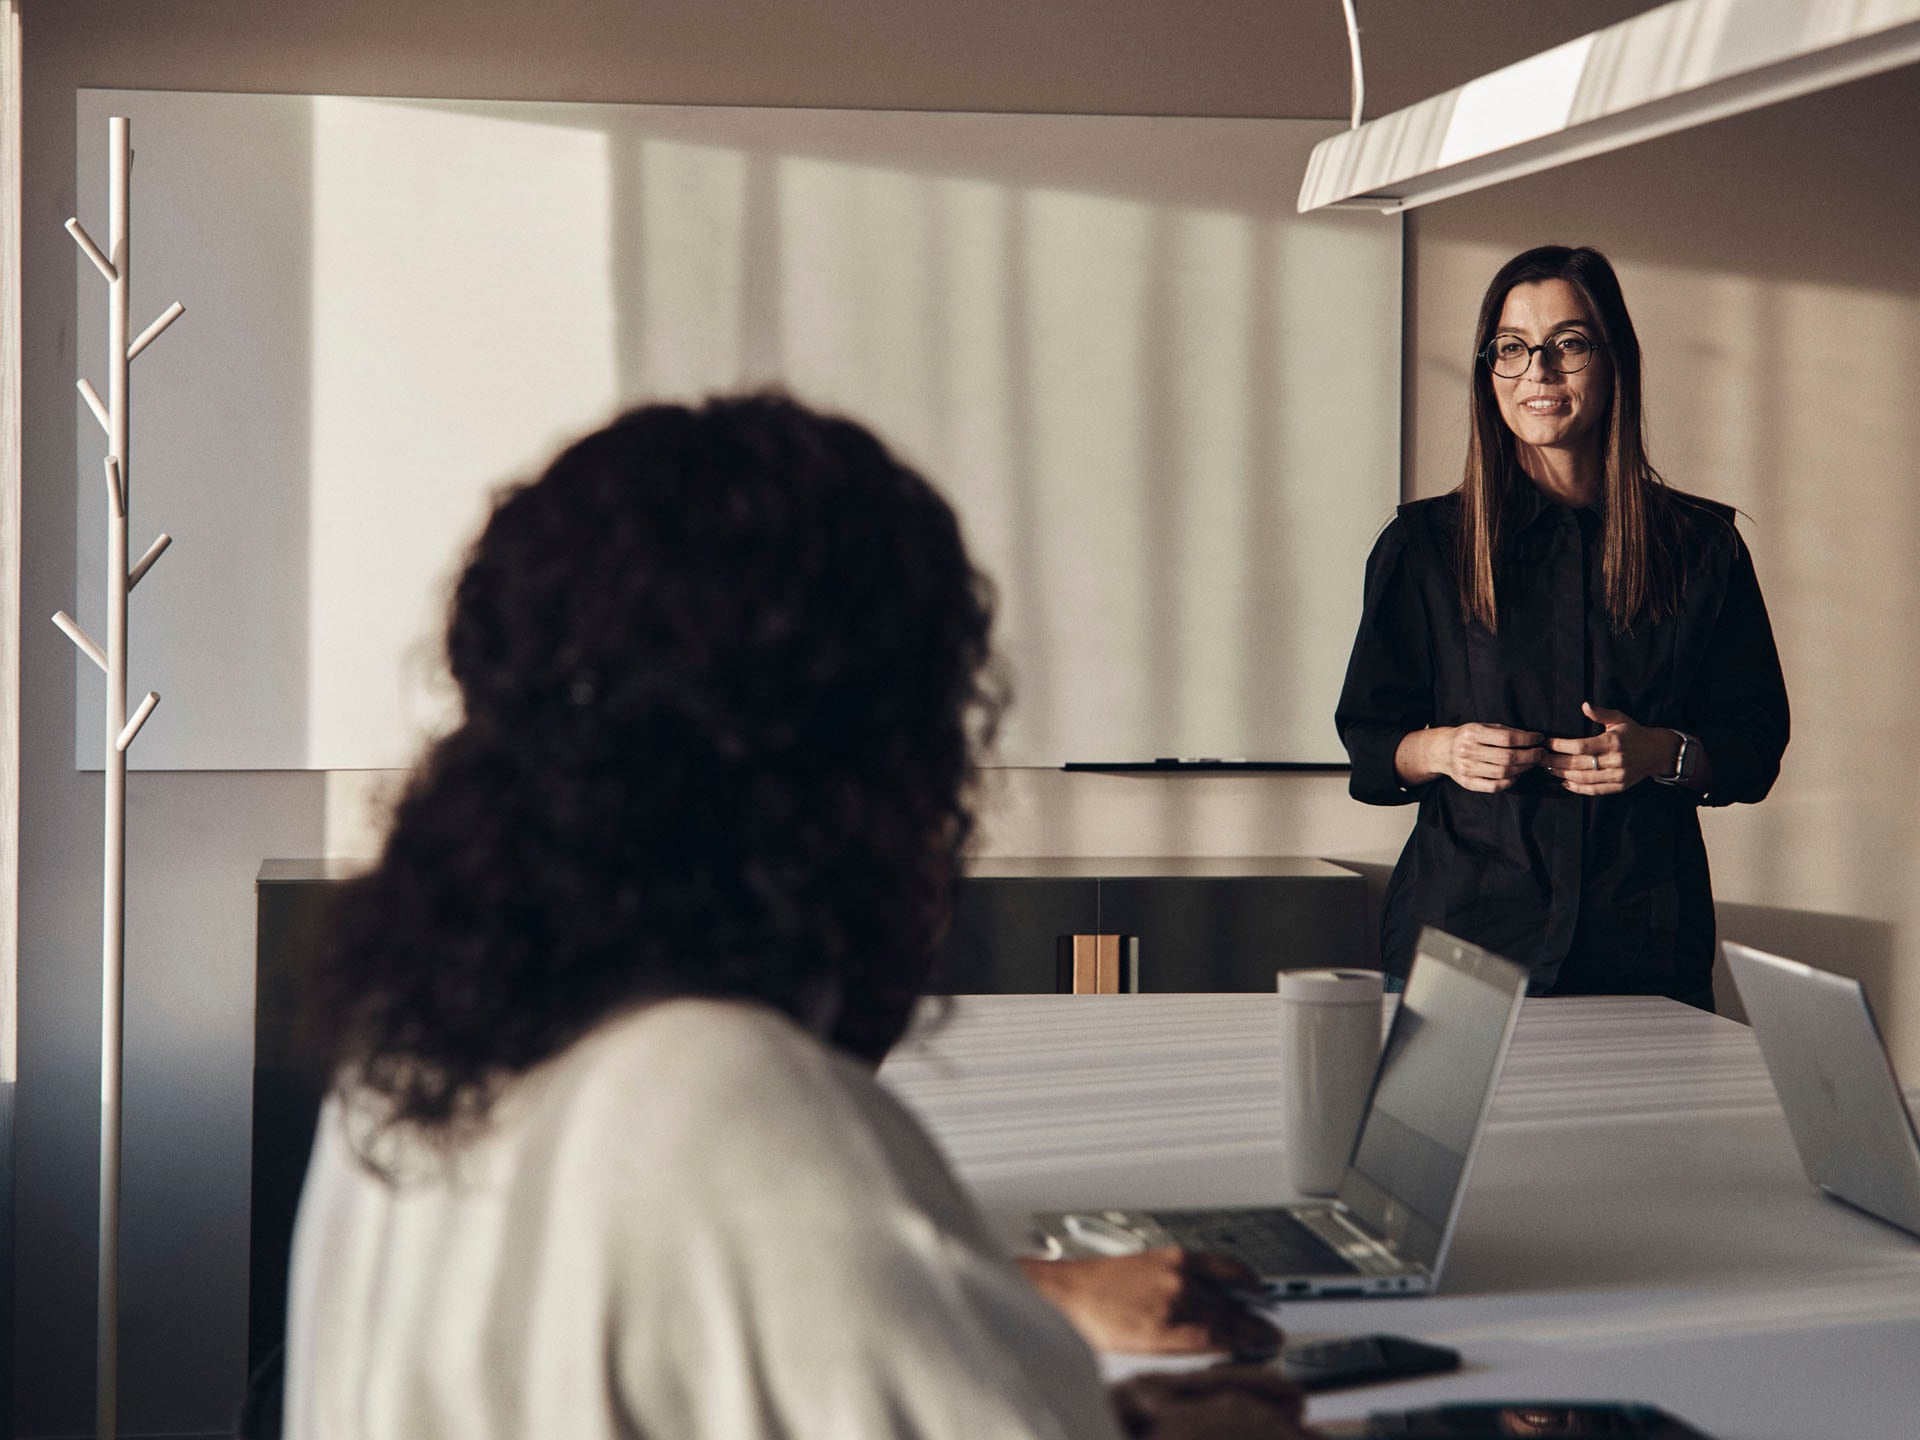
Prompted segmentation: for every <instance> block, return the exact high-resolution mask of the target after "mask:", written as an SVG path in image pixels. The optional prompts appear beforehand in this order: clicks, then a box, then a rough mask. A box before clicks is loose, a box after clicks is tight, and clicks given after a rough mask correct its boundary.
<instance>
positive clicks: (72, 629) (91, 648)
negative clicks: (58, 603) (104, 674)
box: [53, 610, 107, 670]
mask: <svg viewBox="0 0 1920 1440" xmlns="http://www.w3.org/2000/svg"><path fill="white" fill-rule="evenodd" d="M53 623H54V624H56V625H58V626H59V627H60V628H61V630H63V631H64V632H66V637H67V638H68V639H69V640H71V641H73V643H74V644H75V645H77V646H79V647H80V653H81V654H83V655H85V656H86V657H87V658H88V659H89V660H91V661H93V663H94V664H96V665H98V666H99V667H100V668H101V669H102V670H105V669H106V668H107V652H106V651H104V650H102V649H101V648H100V644H99V642H98V641H96V640H95V639H94V638H93V637H92V636H91V635H89V634H87V632H86V631H85V630H82V629H81V628H80V622H79V621H78V620H76V619H74V618H73V617H72V616H71V615H69V614H68V613H67V612H66V611H64V610H56V611H54V612H53Z"/></svg>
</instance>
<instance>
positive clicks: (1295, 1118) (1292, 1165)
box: [1278, 970, 1383, 1195]
mask: <svg viewBox="0 0 1920 1440" xmlns="http://www.w3.org/2000/svg"><path fill="white" fill-rule="evenodd" d="M1278 983H1279V990H1280V1001H1281V1004H1280V1086H1281V1093H1280V1116H1281V1125H1280V1129H1281V1144H1282V1146H1283V1150H1282V1158H1283V1161H1284V1164H1285V1173H1286V1179H1287V1183H1288V1185H1290V1186H1291V1187H1292V1188H1293V1189H1294V1190H1295V1191H1296V1192H1298V1193H1299V1194H1302V1195H1331V1194H1333V1193H1334V1192H1335V1191H1336V1190H1338V1189H1339V1188H1340V1180H1341V1177H1342V1176H1344V1175H1345V1174H1346V1171H1347V1160H1348V1157H1349V1156H1350V1155H1351V1154H1352V1152H1353V1140H1354V1132H1355V1131H1356V1130H1358V1129H1359V1127H1360V1112H1361V1111H1362V1110H1363V1109H1364V1108H1365V1106H1366V1102H1367V1090H1368V1088H1369V1087H1370V1086H1371V1085H1372V1084H1373V1069H1374V1066H1375V1064H1377V1063H1378V1061H1379V1058H1380V1006H1381V996H1382V994H1383V986H1382V983H1381V978H1380V972H1379V971H1378V970H1283V971H1281V972H1280V974H1279V982H1278Z"/></svg>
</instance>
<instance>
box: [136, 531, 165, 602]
mask: <svg viewBox="0 0 1920 1440" xmlns="http://www.w3.org/2000/svg"><path fill="white" fill-rule="evenodd" d="M172 543H173V536H171V535H169V534H167V532H166V531H164V530H162V531H161V532H160V534H159V535H158V536H157V537H155V539H154V542H153V543H152V544H151V545H149V546H148V547H147V553H146V554H144V555H142V556H141V557H140V558H139V560H137V561H135V562H134V566H133V568H132V569H131V570H129V571H128V572H127V589H129V590H131V589H133V587H134V586H136V585H138V584H139V583H140V577H141V576H143V575H145V574H146V573H147V571H149V570H151V569H152V568H153V562H154V561H156V560H158V559H159V558H160V557H161V555H163V554H164V553H166V548H167V547H168V546H169V545H171V544H172Z"/></svg>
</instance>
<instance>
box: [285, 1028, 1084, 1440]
mask: <svg viewBox="0 0 1920 1440" xmlns="http://www.w3.org/2000/svg"><path fill="white" fill-rule="evenodd" d="M352 1115H353V1106H352V1105H351V1103H343V1102H342V1100H341V1099H340V1098H339V1097H335V1098H334V1099H333V1100H330V1101H329V1103H328V1105H327V1107H326V1109H325V1111H324V1113H323V1114H322V1117H321V1123H320V1132H319V1136H318V1138H317V1140H316V1142H315V1147H314V1156H313V1164H312V1167H311V1169H310V1171H309V1174H308V1179H307V1186H306V1191H305V1194H304V1195H303V1197H302V1200H301V1205H300V1219H299V1224H298V1228H297V1230H296V1232H295V1238H294V1258H293V1277H292V1286H291V1300H290V1304H289V1311H290V1313H289V1322H288V1337H289V1338H288V1352H287V1353H288V1391H287V1430H286V1433H287V1434H288V1435H289V1436H290V1437H293V1440H436V1437H446V1440H491V1437H503V1440H504V1437H554V1440H597V1437H647V1440H669V1437H687V1440H758V1437H766V1440H774V1437H783V1440H805V1437H821V1440H826V1437H832V1440H865V1437H879V1436H901V1437H905V1436H915V1437H925V1440H948V1437H952V1440H993V1437H1003V1436H1004V1437H1023V1440H1024V1437H1047V1440H1070V1437H1071V1440H1080V1437H1085V1440H1115V1437H1116V1436H1117V1433H1118V1431H1117V1427H1116V1424H1115V1422H1114V1420H1113V1418H1112V1415H1111V1412H1110V1410H1109V1407H1108V1403H1107V1399H1106V1396H1105V1392H1104V1388H1103V1386H1102V1385H1101V1383H1100V1380H1099V1377H1098V1374H1097V1371H1096V1368H1095V1364H1094V1361H1093V1358H1092V1356H1091V1354H1090V1353H1089V1352H1088V1351H1087V1349H1086V1347H1085V1346H1084V1345H1083V1344H1082V1343H1081V1342H1080V1340H1079V1339H1078V1337H1077V1336H1076V1335H1075V1334H1074V1332H1073V1331H1072V1330H1071V1329H1070V1328H1069V1327H1068V1326H1067V1324H1066V1322H1065V1321H1064V1320H1063V1319H1062V1318H1061V1317H1060V1316H1059V1315H1058V1314H1057V1313H1056V1312H1055V1311H1054V1310H1053V1309H1052V1308H1051V1307H1050V1306H1048V1305H1047V1303H1046V1302H1045V1301H1043V1300H1042V1299H1040V1297H1039V1296H1038V1295H1036V1294H1035V1293H1034V1292H1033V1290H1032V1289H1031V1288H1029V1287H1028V1285H1027V1284H1026V1282H1025V1281H1024V1280H1023V1278H1022V1277H1021V1276H1020V1274H1019V1272H1018V1270H1017V1269H1016V1268H1015V1267H1014V1266H1013V1265H1012V1264H1011V1263H1010V1262H1009V1261H1008V1260H1006V1259H1005V1258H1004V1257H1003V1256H1002V1255H1001V1254H1000V1253H999V1251H998V1249H997V1247H995V1246H994V1244H993V1243H992V1241H991V1239H990V1238H989V1237H988V1235H987V1234H986V1232H985V1230H984V1229H983V1227H982V1225H981V1223H980V1221H979V1220H978V1218H977V1216H976V1215H975V1212H974V1210H973V1207H972V1206H971V1204H970V1203H969V1202H968V1200H967V1198H966V1197H965V1195H964V1194H963V1193H962V1192H961V1190H960V1187H959V1185H958V1184H957V1182H956V1181H955V1179H954V1177H953V1175H952V1173H951V1172H950V1171H949V1170H948V1168H947V1166H946V1163H945V1162H944V1160H943V1159H942V1157H941V1156H940V1154H939V1152H938V1151H937V1150H936V1149H935V1147H934V1145H933V1143H932V1141H931V1140H930V1139H929V1138H928V1136H927V1135H926V1134H925V1132H924V1131H922V1130H921V1128H920V1127H919V1125H918V1124H916V1123H915V1121H914V1120H913V1119H912V1117H911V1116H909V1115H908V1114H907V1112H906V1111H905V1110H903V1109H902V1108H901V1107H900V1105H899V1104H898V1103H897V1102H896V1101H895V1100H893V1098H892V1097H891V1096H889V1095H888V1094H887V1093H886V1092H885V1091H884V1090H882V1089H881V1088H880V1087H879V1085H877V1084H876V1083H875V1082H874V1080H873V1077H872V1076H871V1075H870V1074H869V1073H868V1072H866V1071H865V1070H863V1069H861V1068H860V1067H859V1066H858V1065H856V1064H854V1063H853V1062H851V1061H849V1060H848V1059H846V1058H845V1057H843V1056H841V1055H838V1054H837V1053H835V1052H832V1051H830V1050H829V1049H827V1048H826V1047H824V1046H823V1045H821V1044H820V1043H819V1042H818V1041H816V1040H815V1039H813V1038H812V1037H811V1036H810V1035H808V1034H807V1033H805V1032H804V1031H803V1030H801V1029H800V1028H799V1027H797V1026H795V1025H794V1024H792V1023H791V1022H790V1021H788V1020H787V1019H786V1018H785V1017H783V1016H780V1015H778V1014H776V1013H774V1012H772V1011H769V1010H766V1009H763V1008H760V1007H756V1006H751V1005H744V1004H728V1003H721V1002H710V1001H692V1000H681V1001H673V1002H670V1003H666V1004H661V1005H656V1006H652V1007H648V1008H644V1009H640V1010H636V1011H633V1012H631V1013H629V1014H625V1015H623V1016H620V1017H618V1018H616V1019H613V1020H610V1021H608V1022H607V1023H605V1024H604V1025H602V1026H601V1027H600V1028H599V1029H597V1030H596V1031H595V1032H593V1033H592V1034H591V1035H589V1036H587V1037H586V1038H585V1039H583V1040H581V1041H579V1042H578V1043H576V1044H574V1045H573V1046H571V1047H570V1048H569V1049H568V1050H567V1051H566V1052H565V1053H563V1054H562V1055H560V1056H558V1057H557V1058H555V1059H554V1060H552V1061H550V1062H548V1063H547V1064H545V1065H543V1066H541V1067H540V1068H539V1069H537V1070H535V1071H534V1072H532V1073H530V1074H529V1075H527V1076H525V1077H524V1078H522V1079H521V1080H519V1081H517V1082H515V1084H514V1085H513V1086H512V1087H511V1089H510V1090H509V1091H508V1092H507V1094H506V1095H505V1096H504V1097H503V1098H502V1100H501V1102H500V1103H499V1105H498V1107H497V1108H496V1110H495V1113H494V1115H493V1117H492V1119H491V1120H490V1122H489V1126H488V1128H487V1130H486V1132H485V1133H484V1134H483V1135H482V1136H480V1137H478V1138H476V1139H474V1140H472V1141H470V1142H468V1143H466V1144H464V1145H463V1146H462V1147H461V1148H460V1149H459V1150H458V1151H457V1152H455V1155H454V1157H453V1159H452V1160H451V1162H449V1161H447V1160H446V1159H444V1158H442V1157H438V1156H437V1155H435V1154H432V1153H428V1152H426V1151H425V1150H424V1148H415V1149H414V1150H412V1151H411V1152H409V1150H408V1148H407V1146H406V1145H405V1143H404V1142H400V1143H399V1144H398V1145H397V1148H394V1147H391V1146H390V1148H389V1150H388V1151H387V1152H383V1159H384V1160H386V1161H389V1162H391V1165H392V1168H394V1169H395V1170H397V1171H398V1172H399V1174H400V1176H401V1178H400V1180H399V1183H397V1184H395V1183H391V1182H389V1181H388V1180H386V1179H383V1178H382V1177H381V1176H379V1175H377V1174H375V1173H373V1172H372V1171H370V1170H369V1169H368V1168H367V1167H366V1166H364V1165H363V1164H362V1163H361V1162H360V1160H359V1158H358V1157H357V1156H356V1154H355V1151H354V1148H353V1145H352V1143H351V1139H350V1136H349V1133H348V1131H349V1126H350V1125H351V1124H352V1123H353V1122H352V1119H351V1117H352ZM388 1139H389V1140H390V1137H388ZM383 1143H385V1142H383Z"/></svg>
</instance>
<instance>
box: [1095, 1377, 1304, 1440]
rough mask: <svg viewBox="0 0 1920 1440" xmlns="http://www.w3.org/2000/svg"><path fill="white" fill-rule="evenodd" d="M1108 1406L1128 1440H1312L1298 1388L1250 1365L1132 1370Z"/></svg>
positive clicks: (1119, 1385) (1116, 1389)
mask: <svg viewBox="0 0 1920 1440" xmlns="http://www.w3.org/2000/svg"><path fill="white" fill-rule="evenodd" d="M1113 1407H1114V1409H1115V1411H1116V1412H1117V1413H1118V1414H1119V1416H1120V1428H1121V1429H1122V1431H1124V1432H1125V1433H1126V1434H1127V1436H1129V1437H1130V1440H1316V1437H1315V1434H1314V1432H1313V1431H1312V1430H1309V1429H1308V1428H1307V1427H1306V1425H1305V1424H1304V1423H1302V1421H1301V1419H1300V1416H1301V1413H1302V1410H1303V1408H1304V1401H1303V1398H1302V1396H1301V1394H1300V1392H1299V1391H1298V1390H1296V1389H1295V1388H1294V1387H1293V1386H1292V1385H1289V1384H1288V1383H1287V1382H1286V1381H1285V1380H1283V1379H1281V1378H1280V1376H1279V1375H1277V1374H1275V1373H1274V1372H1273V1371H1272V1370H1266V1369H1262V1368H1260V1367H1259V1366H1255V1365H1217V1366H1214V1367H1213V1368H1212V1369H1209V1370H1184V1371H1161V1372H1159V1373H1157V1374H1150V1375H1136V1376H1134V1377H1133V1378H1132V1379H1131V1380H1123V1381H1121V1382H1120V1383H1119V1384H1118V1385H1115V1386H1114V1387H1113Z"/></svg>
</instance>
